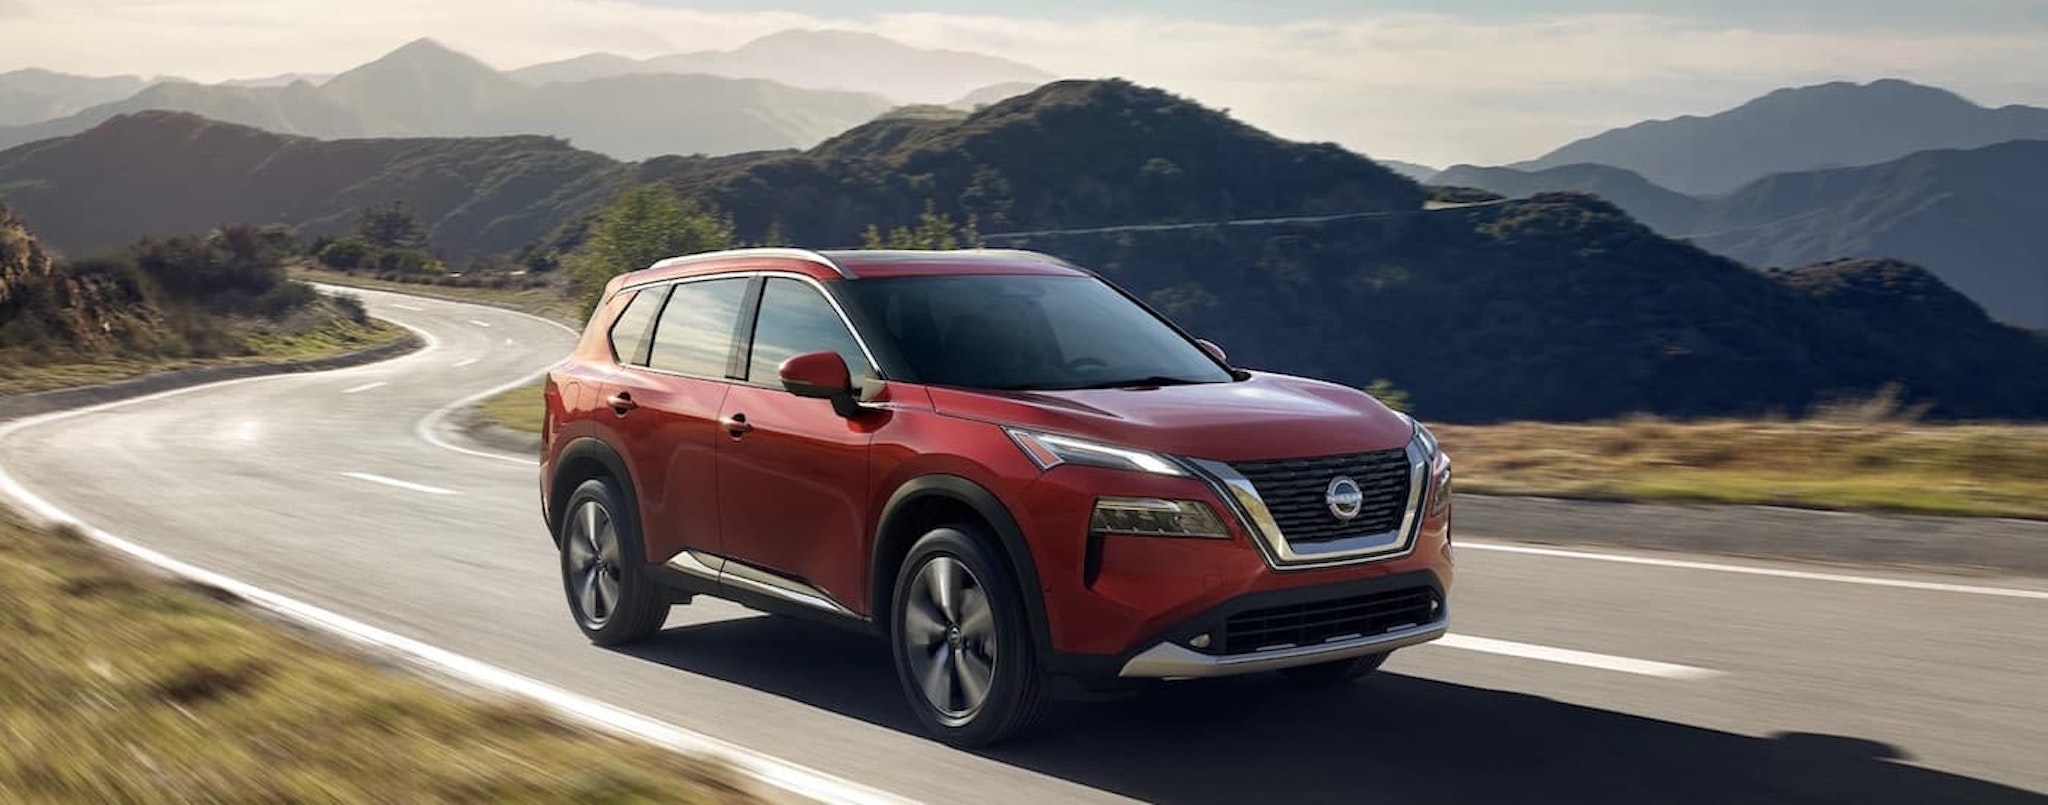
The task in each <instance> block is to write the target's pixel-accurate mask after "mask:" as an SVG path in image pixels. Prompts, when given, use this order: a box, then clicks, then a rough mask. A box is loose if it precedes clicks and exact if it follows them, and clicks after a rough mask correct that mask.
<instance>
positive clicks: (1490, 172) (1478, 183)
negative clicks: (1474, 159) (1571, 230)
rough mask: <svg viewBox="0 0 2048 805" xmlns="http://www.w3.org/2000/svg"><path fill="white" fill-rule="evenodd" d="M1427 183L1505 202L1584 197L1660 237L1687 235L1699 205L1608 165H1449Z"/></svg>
mask: <svg viewBox="0 0 2048 805" xmlns="http://www.w3.org/2000/svg"><path fill="white" fill-rule="evenodd" d="M1430 184H1434V185H1445V186H1450V187H1476V188H1479V189H1481V190H1490V191H1492V192H1495V193H1499V194H1501V195H1503V196H1507V197H1509V198H1528V197H1530V196H1534V195H1537V194H1540V193H1558V192H1574V193H1590V194H1593V195H1596V196H1599V197H1601V198H1604V199H1606V200H1608V201H1611V202H1613V203H1614V204H1615V205H1617V206H1619V207H1621V208H1622V209H1623V210H1627V211H1628V214H1629V215H1630V216H1633V217H1634V218H1635V219H1636V220H1638V221H1642V222H1643V223H1645V224H1648V225H1649V226H1650V228H1652V229H1655V230H1657V231H1658V232H1662V233H1664V234H1665V235H1679V234H1684V233H1686V232H1690V231H1692V227H1693V225H1694V223H1695V222H1697V221H1698V220H1699V217H1700V212H1701V208H1702V207H1703V206H1704V205H1705V202H1702V201H1700V200H1699V199H1697V198H1694V197H1692V196H1688V195H1685V194H1684V193H1679V192H1676V191H1672V190H1668V189H1665V188H1663V187H1659V186H1657V185H1655V184H1653V183H1651V182H1650V181H1649V180H1648V179H1644V178H1643V177H1641V176H1639V175H1637V174H1635V173H1634V172H1631V171H1627V170H1623V169H1621V168H1616V167H1612V166H1608V165H1590V164H1580V165H1563V166H1559V167H1555V168H1546V169H1544V170H1539V171H1522V170H1516V169H1514V168H1481V167H1476V166H1473V165H1453V166H1451V167H1449V168H1446V169H1444V171H1443V172H1442V173H1439V174H1437V175H1436V176H1435V177H1433V178H1431V179H1430Z"/></svg>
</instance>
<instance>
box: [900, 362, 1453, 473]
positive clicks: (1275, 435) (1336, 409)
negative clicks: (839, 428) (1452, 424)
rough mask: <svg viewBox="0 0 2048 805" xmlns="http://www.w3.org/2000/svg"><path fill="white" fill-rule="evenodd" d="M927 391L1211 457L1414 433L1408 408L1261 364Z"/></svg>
mask: <svg viewBox="0 0 2048 805" xmlns="http://www.w3.org/2000/svg"><path fill="white" fill-rule="evenodd" d="M931 395H932V404H933V407H934V408H936V409H937V410H939V411H940V412H942V413H945V414H948V415H952V416H960V417H966V418H971V419H981V420H985V421H989V422H993V423H996V424H1000V425H1007V426H1014V427H1020V428H1027V429H1032V430H1043V431H1048V432H1052V433H1063V434H1068V435H1072V436H1078V437H1081V438H1085V439H1093V440H1096V441H1103V442H1109V443H1112V444H1119V445H1125V446H1129V447H1137V448H1142V449H1146V450H1152V451H1156V452H1161V453H1168V454H1172V455H1178V456H1187V457H1190V458H1206V459H1214V460H1217V461H1256V460H1261V459H1273V458H1296V457H1304V456H1328V455H1341V454H1345V453H1363V452H1369V451H1374V450H1389V449H1393V448H1398V447H1401V446H1403V445H1406V444H1407V443H1408V440H1409V438H1410V437H1411V436H1413V434H1414V426H1413V425H1412V424H1411V423H1410V422H1409V420H1408V418H1407V417H1405V416H1403V415H1401V414H1399V413H1396V412H1394V411H1392V410H1390V409H1388V408H1387V407H1386V406H1384V405H1381V404H1380V402H1379V401H1378V400H1376V399H1373V398H1372V396H1371V395H1368V394H1366V393H1365V392H1362V391H1359V390H1357V389H1354V388H1350V387H1348V386H1340V385H1337V384H1334V383H1325V382H1322V381H1319V380H1309V379H1306V378H1300V377H1290V376H1287V375H1276V374H1266V373H1263V372H1253V373H1251V376H1250V378H1249V379H1246V380H1241V381H1238V382H1234V383H1211V384H1202V385H1192V386H1160V387H1156V388H1134V389H1087V390H1077V391H1016V392H994V391H970V390H964V389H947V388H933V389H931Z"/></svg>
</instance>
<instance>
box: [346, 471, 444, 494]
mask: <svg viewBox="0 0 2048 805" xmlns="http://www.w3.org/2000/svg"><path fill="white" fill-rule="evenodd" d="M342 475H346V476H348V477H350V478H354V479H356V480H358V481H369V482H370V483H373V484H383V485H385V486H393V487H397V488H399V489H410V490H412V491H414V492H425V493H427V494H429V495H453V494H455V490H452V489H442V488H441V487H438V486H428V485H426V484H416V483H413V482H411V481H401V480H398V479H397V478H387V477H384V476H382V475H372V474H370V473H367V472H344V473H342Z"/></svg>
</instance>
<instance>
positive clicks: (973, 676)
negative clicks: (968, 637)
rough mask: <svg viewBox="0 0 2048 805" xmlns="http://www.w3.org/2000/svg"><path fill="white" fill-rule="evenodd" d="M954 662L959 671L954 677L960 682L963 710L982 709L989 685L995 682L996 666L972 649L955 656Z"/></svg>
mask: <svg viewBox="0 0 2048 805" xmlns="http://www.w3.org/2000/svg"><path fill="white" fill-rule="evenodd" d="M953 660H954V667H955V668H956V669H957V670H956V671H955V673H954V676H955V677H957V678H958V679H959V680H960V698H961V702H960V706H961V709H963V710H973V709H974V708H976V707H980V706H981V702H982V700H983V699H987V698H988V688H989V685H991V684H994V682H995V678H996V669H995V666H994V665H993V664H991V663H990V662H989V661H988V660H985V659H983V658H982V657H981V655H980V654H977V653H975V651H974V649H971V648H970V649H964V650H962V651H960V652H959V653H958V654H955V655H954V657H953Z"/></svg>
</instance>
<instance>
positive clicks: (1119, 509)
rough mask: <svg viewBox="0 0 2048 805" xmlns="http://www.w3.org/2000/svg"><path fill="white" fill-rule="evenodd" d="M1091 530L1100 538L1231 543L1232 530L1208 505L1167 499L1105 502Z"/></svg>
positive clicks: (1090, 522)
mask: <svg viewBox="0 0 2048 805" xmlns="http://www.w3.org/2000/svg"><path fill="white" fill-rule="evenodd" d="M1088 529H1089V530H1090V531H1094V532H1095V533H1098V534H1128V535H1132V536H1139V537H1204V538H1209V539H1228V538H1229V537H1230V530H1229V529H1227V528H1224V527H1223V520H1221V519H1220V518H1218V517H1217V516H1216V512H1215V510H1213V509H1210V508H1209V506H1208V504H1205V503H1202V502H1201V501H1197V500H1166V499H1164V498H1102V499H1100V500H1097V501H1095V514H1094V516H1092V517H1090V518H1089V520H1088Z"/></svg>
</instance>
